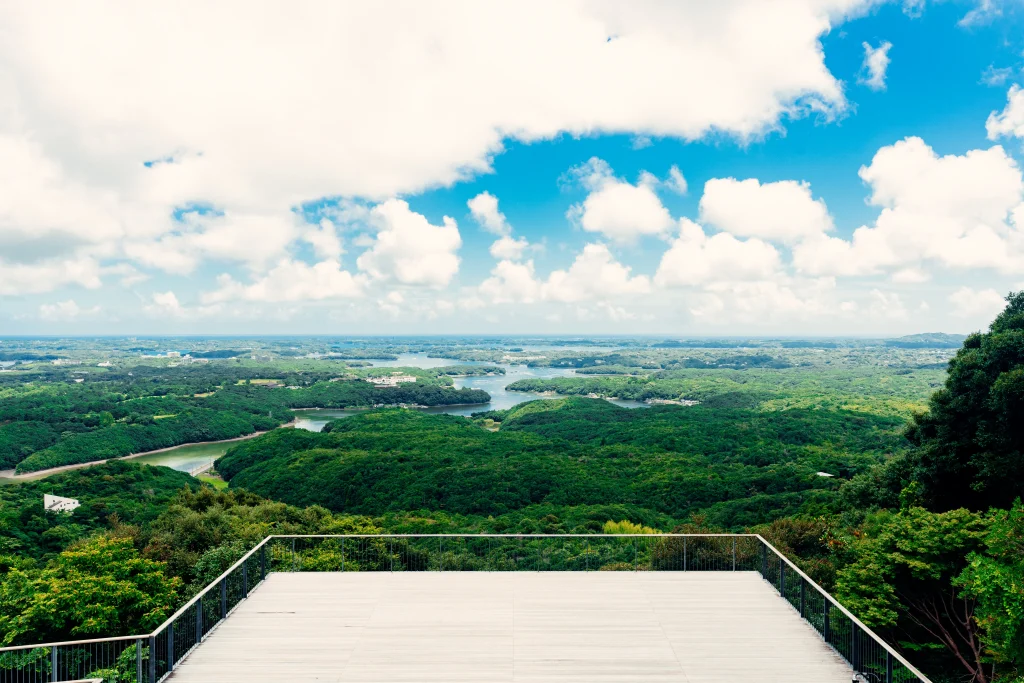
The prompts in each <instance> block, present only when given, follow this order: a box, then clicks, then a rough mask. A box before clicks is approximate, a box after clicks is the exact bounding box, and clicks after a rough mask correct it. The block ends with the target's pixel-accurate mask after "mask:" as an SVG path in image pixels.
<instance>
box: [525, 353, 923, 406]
mask: <svg viewBox="0 0 1024 683" xmlns="http://www.w3.org/2000/svg"><path fill="white" fill-rule="evenodd" d="M723 367H734V366H723ZM942 378H943V372H942V370H941V369H940V370H934V369H910V368H903V369H895V368H890V367H879V366H871V365H868V366H857V367H853V368H848V367H843V368H830V367H793V368H789V369H770V368H766V367H752V368H750V369H707V368H703V369H700V368H685V367H682V366H678V365H677V366H673V367H672V368H670V369H664V370H661V371H658V372H654V373H651V374H647V375H644V376H625V375H620V376H611V377H600V376H597V377H595V376H576V377H558V378H554V379H526V380H519V381H517V382H513V383H512V384H510V385H509V386H508V387H507V388H508V389H509V390H511V391H535V392H544V391H553V392H556V393H558V394H560V395H571V396H589V395H592V394H594V395H598V396H603V397H616V398H622V399H632V400H637V401H649V400H653V399H663V400H666V399H667V400H695V401H700V402H701V404H703V405H704V406H706V407H716V408H717V407H725V408H728V407H736V408H747V409H754V408H759V409H761V410H765V411H769V410H771V411H778V410H788V409H792V408H805V409H806V408H813V409H819V410H821V409H824V410H831V411H839V410H847V411H856V412H859V413H870V414H874V415H883V416H893V417H898V418H901V419H906V418H908V417H910V416H911V415H912V414H913V413H914V412H915V411H917V412H920V410H921V409H922V408H923V407H924V406H925V405H926V401H927V398H928V395H929V394H930V393H931V392H932V391H933V390H934V389H935V388H936V387H938V386H940V385H941V381H942Z"/></svg>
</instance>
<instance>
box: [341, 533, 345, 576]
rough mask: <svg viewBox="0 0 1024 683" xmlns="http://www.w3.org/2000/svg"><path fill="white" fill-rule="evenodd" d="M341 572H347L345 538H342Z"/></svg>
mask: <svg viewBox="0 0 1024 683" xmlns="http://www.w3.org/2000/svg"><path fill="white" fill-rule="evenodd" d="M341 571H345V537H344V536H342V537H341Z"/></svg>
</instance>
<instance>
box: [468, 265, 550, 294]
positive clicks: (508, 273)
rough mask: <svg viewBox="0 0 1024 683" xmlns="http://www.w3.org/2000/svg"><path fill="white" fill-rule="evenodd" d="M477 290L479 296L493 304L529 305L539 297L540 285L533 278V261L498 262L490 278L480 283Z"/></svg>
mask: <svg viewBox="0 0 1024 683" xmlns="http://www.w3.org/2000/svg"><path fill="white" fill-rule="evenodd" d="M479 289H480V295H481V296H483V297H485V298H486V299H488V300H489V301H491V302H492V303H495V304H505V303H523V304H530V303H533V302H534V301H537V300H538V299H539V298H540V296H541V284H540V283H539V282H538V281H537V279H536V277H535V274H534V269H533V261H527V262H525V263H515V262H513V261H508V260H505V261H500V262H499V263H498V264H497V265H496V266H495V267H494V269H493V270H492V271H491V276H490V277H489V278H487V279H486V280H484V281H483V282H482V283H480V288H479Z"/></svg>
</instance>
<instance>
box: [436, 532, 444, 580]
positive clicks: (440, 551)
mask: <svg viewBox="0 0 1024 683" xmlns="http://www.w3.org/2000/svg"><path fill="white" fill-rule="evenodd" d="M441 538H442V537H441V536H438V537H437V568H438V571H442V572H443V571H444V548H443V547H442V544H441Z"/></svg>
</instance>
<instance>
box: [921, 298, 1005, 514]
mask: <svg viewBox="0 0 1024 683" xmlns="http://www.w3.org/2000/svg"><path fill="white" fill-rule="evenodd" d="M1007 301H1008V305H1007V307H1006V309H1005V310H1004V311H1003V312H1002V313H1000V314H999V315H998V316H997V317H996V319H995V320H994V321H993V322H992V325H991V326H990V327H989V330H988V332H984V333H978V334H973V335H971V336H969V337H968V338H967V339H966V341H964V345H963V348H961V349H960V351H958V352H957V354H956V356H955V357H954V358H953V359H952V360H951V361H950V363H949V374H948V377H947V379H946V383H945V386H944V387H943V388H941V389H940V390H938V391H937V392H935V394H934V395H933V396H932V398H931V401H930V402H929V406H928V412H927V413H925V414H923V415H919V416H917V417H916V418H915V419H914V424H913V426H912V427H911V429H910V430H909V432H908V435H909V437H910V439H911V441H912V442H913V443H914V444H915V445H916V446H917V448H916V449H915V451H914V455H913V458H912V471H911V476H912V478H913V480H914V481H916V482H918V483H919V484H920V493H921V495H922V496H923V498H924V501H925V502H926V503H927V505H928V506H929V507H931V508H932V509H935V510H952V509H956V508H959V507H967V508H969V509H972V510H984V509H986V508H988V507H989V506H996V507H1003V508H1006V507H1009V506H1010V504H1011V503H1012V502H1013V500H1014V499H1015V498H1017V497H1020V496H1024V292H1018V293H1015V294H1011V295H1010V296H1009V297H1008V298H1007Z"/></svg>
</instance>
